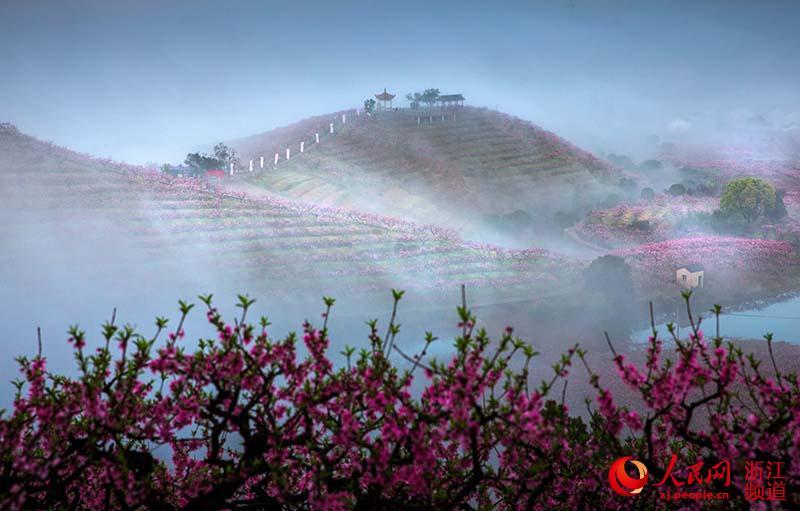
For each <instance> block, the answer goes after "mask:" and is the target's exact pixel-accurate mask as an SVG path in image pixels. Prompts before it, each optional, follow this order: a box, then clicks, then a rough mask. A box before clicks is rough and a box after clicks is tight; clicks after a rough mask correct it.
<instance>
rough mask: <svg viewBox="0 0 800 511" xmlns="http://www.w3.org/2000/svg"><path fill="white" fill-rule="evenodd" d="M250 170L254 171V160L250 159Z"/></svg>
mask: <svg viewBox="0 0 800 511" xmlns="http://www.w3.org/2000/svg"><path fill="white" fill-rule="evenodd" d="M250 172H253V160H250Z"/></svg>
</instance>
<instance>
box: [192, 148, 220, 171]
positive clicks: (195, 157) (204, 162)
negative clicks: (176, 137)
mask: <svg viewBox="0 0 800 511" xmlns="http://www.w3.org/2000/svg"><path fill="white" fill-rule="evenodd" d="M183 162H184V163H185V164H186V165H188V166H189V167H191V168H192V172H193V174H202V173H203V172H205V171H207V170H211V169H218V168H220V167H222V166H223V163H222V162H221V161H219V160H218V159H217V158H215V157H213V156H209V155H207V154H200V153H189V154H187V155H186V159H185V160H184V161H183Z"/></svg>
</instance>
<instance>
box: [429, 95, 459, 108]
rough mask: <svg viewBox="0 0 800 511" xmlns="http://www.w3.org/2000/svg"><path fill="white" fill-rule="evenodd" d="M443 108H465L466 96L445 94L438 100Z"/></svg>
mask: <svg viewBox="0 0 800 511" xmlns="http://www.w3.org/2000/svg"><path fill="white" fill-rule="evenodd" d="M436 101H438V102H439V103H441V104H442V106H464V96H462V95H461V94H444V95H441V96H439V97H438V98H436Z"/></svg>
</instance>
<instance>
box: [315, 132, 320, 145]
mask: <svg viewBox="0 0 800 511" xmlns="http://www.w3.org/2000/svg"><path fill="white" fill-rule="evenodd" d="M314 135H315V137H316V139H317V143H318V144H319V133H315V134H314Z"/></svg>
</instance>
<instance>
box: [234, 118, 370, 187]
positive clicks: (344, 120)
mask: <svg viewBox="0 0 800 511" xmlns="http://www.w3.org/2000/svg"><path fill="white" fill-rule="evenodd" d="M356 116H358V117H360V116H361V110H360V109H358V108H357V109H356ZM342 124H347V114H342ZM328 128H329V130H330V133H331V135H333V123H330V124H329V125H328ZM314 142H315V143H317V144H319V133H315V134H314ZM305 146H306V143H305V142H304V141H300V152H301V153H302V152H305ZM291 157H292V151H291V149H290V148H288V147H287V148H286V159H287V160H290V159H291ZM279 159H280V153H275V160H274V161H273V162H272V164H273V165H277V164H278V160H279ZM261 168H262V169H263V168H264V157H263V156H262V157H261ZM235 170H236V169H235V168H234V165H233V163H231V168H230V174H231V175H233V174H234V172H235ZM249 171H250V172H253V160H250V166H249Z"/></svg>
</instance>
